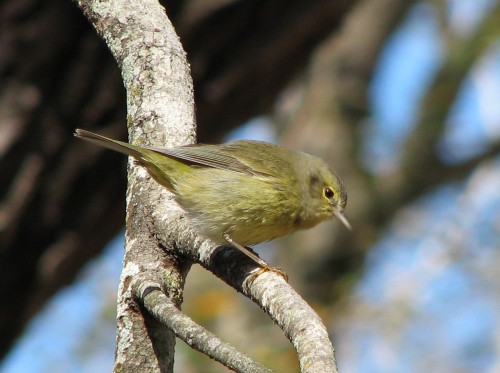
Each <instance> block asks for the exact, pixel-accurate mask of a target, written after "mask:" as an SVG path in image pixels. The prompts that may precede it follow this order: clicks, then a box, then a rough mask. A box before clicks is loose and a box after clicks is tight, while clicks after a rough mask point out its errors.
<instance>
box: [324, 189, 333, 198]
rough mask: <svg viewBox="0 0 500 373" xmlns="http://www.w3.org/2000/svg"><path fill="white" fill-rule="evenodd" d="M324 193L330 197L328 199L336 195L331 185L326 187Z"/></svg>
mask: <svg viewBox="0 0 500 373" xmlns="http://www.w3.org/2000/svg"><path fill="white" fill-rule="evenodd" d="M324 193H325V197H326V198H328V199H332V198H333V196H334V195H335V193H334V192H333V190H331V189H330V188H329V187H326V188H325V190H324Z"/></svg>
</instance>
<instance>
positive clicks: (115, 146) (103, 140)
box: [75, 129, 144, 160]
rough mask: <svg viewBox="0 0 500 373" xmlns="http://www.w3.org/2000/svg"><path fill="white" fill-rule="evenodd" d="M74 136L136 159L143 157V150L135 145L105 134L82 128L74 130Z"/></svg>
mask: <svg viewBox="0 0 500 373" xmlns="http://www.w3.org/2000/svg"><path fill="white" fill-rule="evenodd" d="M75 136H76V137H79V138H81V139H83V140H85V141H88V142H91V143H93V144H97V145H100V146H104V147H105V148H108V149H111V150H114V151H117V152H120V153H123V154H127V155H130V156H131V157H134V158H136V159H138V160H142V159H143V157H142V156H143V154H144V152H143V150H142V149H141V148H140V147H138V146H135V145H131V144H129V143H126V142H122V141H118V140H113V139H110V138H108V137H105V136H101V135H98V134H96V133H93V132H90V131H85V130H82V129H77V130H75Z"/></svg>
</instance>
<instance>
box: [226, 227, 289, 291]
mask: <svg viewBox="0 0 500 373" xmlns="http://www.w3.org/2000/svg"><path fill="white" fill-rule="evenodd" d="M222 237H224V239H225V240H226V241H227V242H228V243H229V244H230V245H231V246H232V247H234V248H235V249H236V250H238V251H239V252H241V253H242V254H245V255H246V256H248V257H249V258H250V259H252V260H253V261H254V262H255V263H257V264H258V265H259V266H261V267H262V268H261V270H260V271H259V272H257V273H256V274H255V276H256V277H257V276H259V275H261V274H262V273H264V272H267V271H269V272H274V273H277V274H278V275H280V276H281V277H283V278H284V279H285V281H286V282H288V275H287V274H286V273H285V272H283V271H282V270H281V269H280V268H276V267H272V266H270V265H269V264H267V262H266V261H265V260H264V259H262V258H260V257H259V256H258V255H257V254H255V253H254V252H253V250H252V249H250V248H248V247H245V246H243V245H241V244H239V243H238V242H236V241H235V240H233V239H232V238H231V237H230V236H229V235H228V234H227V233H224V234H223V235H222Z"/></svg>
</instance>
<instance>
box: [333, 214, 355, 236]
mask: <svg viewBox="0 0 500 373" xmlns="http://www.w3.org/2000/svg"><path fill="white" fill-rule="evenodd" d="M333 214H334V215H335V217H336V218H337V219H339V220H340V221H341V222H342V224H344V225H345V226H346V228H347V229H349V230H350V231H352V227H351V224H350V223H349V221H348V220H347V218H346V217H345V216H344V214H342V213H341V212H340V211H338V210H336V209H333Z"/></svg>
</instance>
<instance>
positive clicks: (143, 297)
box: [132, 276, 271, 373]
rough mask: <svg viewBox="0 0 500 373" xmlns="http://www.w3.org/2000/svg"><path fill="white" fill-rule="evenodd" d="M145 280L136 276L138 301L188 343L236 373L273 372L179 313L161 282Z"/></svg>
mask: <svg viewBox="0 0 500 373" xmlns="http://www.w3.org/2000/svg"><path fill="white" fill-rule="evenodd" d="M141 277H142V276H136V277H135V279H134V282H136V283H137V286H134V285H132V286H133V287H134V288H135V289H136V290H135V294H136V297H137V301H138V302H141V303H142V304H143V305H144V308H145V309H146V310H147V311H148V312H149V313H150V314H151V315H153V316H154V317H155V318H156V319H157V320H159V321H160V322H161V323H162V324H163V325H166V326H167V327H168V328H169V329H170V330H172V331H173V332H174V333H175V335H176V336H177V337H178V338H180V339H181V340H183V341H184V342H185V343H186V344H188V345H189V346H191V347H192V348H194V349H196V350H198V351H200V352H202V353H204V354H206V355H207V356H210V357H211V358H212V359H214V360H216V361H218V362H220V363H222V364H224V365H225V366H226V367H228V368H230V369H232V370H234V371H244V372H250V373H253V372H255V373H257V372H271V371H270V370H269V369H267V368H265V367H263V366H262V365H260V364H258V363H256V362H254V361H253V360H252V359H251V358H250V357H248V356H246V355H245V354H242V353H241V352H239V351H238V350H236V349H235V348H234V347H232V346H231V345H229V344H227V343H225V342H223V341H222V340H220V338H218V337H217V336H215V335H214V334H212V333H210V332H209V331H207V330H206V329H205V328H203V327H201V326H200V325H198V324H196V323H195V322H194V321H193V320H192V319H191V318H189V317H188V316H186V315H185V314H184V313H182V312H181V311H179V309H178V306H177V305H176V304H175V303H174V302H172V300H171V299H170V298H168V297H167V296H166V295H165V293H163V291H162V290H161V286H162V284H161V283H159V282H157V281H156V282H155V281H141Z"/></svg>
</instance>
